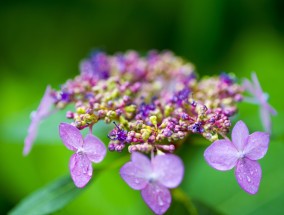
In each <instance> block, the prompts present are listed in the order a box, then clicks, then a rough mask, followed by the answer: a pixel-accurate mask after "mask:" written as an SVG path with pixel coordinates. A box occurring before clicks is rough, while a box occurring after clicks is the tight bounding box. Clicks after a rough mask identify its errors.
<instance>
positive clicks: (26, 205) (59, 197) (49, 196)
mask: <svg viewBox="0 0 284 215" xmlns="http://www.w3.org/2000/svg"><path fill="white" fill-rule="evenodd" d="M83 191H84V189H78V188H77V187H75V185H74V183H73V181H72V179H71V178H70V176H68V177H62V178H60V179H58V180H56V181H54V182H52V183H51V184H49V185H47V186H46V187H43V188H42V189H40V190H38V191H36V192H35V193H32V194H31V195H30V196H28V197H27V198H26V199H24V200H23V201H22V202H20V204H19V205H18V206H16V207H15V208H14V209H13V210H12V211H10V213H9V215H22V214H25V215H33V214H34V215H40V214H50V213H53V212H55V211H57V210H59V209H61V208H63V207H64V206H65V205H67V204H68V203H69V202H70V201H72V200H73V199H74V198H75V197H77V196H78V195H79V194H81V193H82V192H83Z"/></svg>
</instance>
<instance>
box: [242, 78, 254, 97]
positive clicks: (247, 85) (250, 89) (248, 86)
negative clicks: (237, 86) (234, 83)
mask: <svg viewBox="0 0 284 215" xmlns="http://www.w3.org/2000/svg"><path fill="white" fill-rule="evenodd" d="M242 85H243V87H244V88H245V89H246V90H247V91H248V92H250V93H251V94H252V95H254V96H255V89H254V86H253V85H252V83H251V82H250V81H249V80H248V79H244V81H243V84H242Z"/></svg>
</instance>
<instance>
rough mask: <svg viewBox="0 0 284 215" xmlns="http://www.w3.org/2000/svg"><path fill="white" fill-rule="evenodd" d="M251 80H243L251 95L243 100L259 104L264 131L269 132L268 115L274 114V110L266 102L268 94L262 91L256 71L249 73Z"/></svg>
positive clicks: (269, 121) (269, 120) (269, 122)
mask: <svg viewBox="0 0 284 215" xmlns="http://www.w3.org/2000/svg"><path fill="white" fill-rule="evenodd" d="M251 78H252V82H250V81H249V80H247V79H245V80H244V82H243V86H244V88H245V89H246V90H247V91H248V92H249V93H250V94H251V95H252V96H253V97H246V98H245V101H247V102H250V103H255V104H259V105H260V116H261V120H262V124H263V126H264V128H265V131H266V132H269V133H270V132H271V119H270V115H276V114H277V112H276V110H275V109H274V108H273V107H272V106H271V105H269V104H268V102H267V100H268V94H267V93H264V92H263V91H262V88H261V86H260V84H259V81H258V78H257V76H256V73H252V74H251Z"/></svg>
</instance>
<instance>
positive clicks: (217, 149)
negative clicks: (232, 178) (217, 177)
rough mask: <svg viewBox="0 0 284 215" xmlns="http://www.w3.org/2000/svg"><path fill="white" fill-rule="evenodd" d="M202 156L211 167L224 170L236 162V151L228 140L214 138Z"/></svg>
mask: <svg viewBox="0 0 284 215" xmlns="http://www.w3.org/2000/svg"><path fill="white" fill-rule="evenodd" d="M204 158H205V160H206V161H207V163H208V164H209V165H210V166H212V167H213V168H215V169H217V170H221V171H226V170H230V169H232V168H233V167H234V166H235V165H236V164H237V160H238V151H237V149H236V148H235V146H234V145H233V144H232V143H231V142H230V141H229V140H216V141H215V142H214V143H212V144H211V145H210V146H209V147H208V148H207V149H206V150H205V152H204Z"/></svg>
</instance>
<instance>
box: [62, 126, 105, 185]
mask: <svg viewBox="0 0 284 215" xmlns="http://www.w3.org/2000/svg"><path fill="white" fill-rule="evenodd" d="M59 135H60V138H61V139H62V141H63V143H64V145H65V146H66V147H67V148H68V149H70V150H72V151H75V154H73V155H72V157H71V159H70V163H69V169H70V173H71V177H72V179H73V181H74V183H75V185H76V186H77V187H79V188H82V187H84V186H85V185H86V184H87V183H88V182H89V181H90V179H91V178H92V175H93V167H92V162H94V163H99V162H101V161H102V160H103V159H104V157H105V154H106V147H105V145H104V144H103V143H102V141H101V140H100V139H98V138H97V137H95V136H94V135H92V134H88V135H87V136H86V137H85V138H84V139H83V137H82V135H81V133H80V131H79V130H78V129H77V128H76V127H74V126H72V125H69V124H67V123H61V124H60V125H59Z"/></svg>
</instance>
